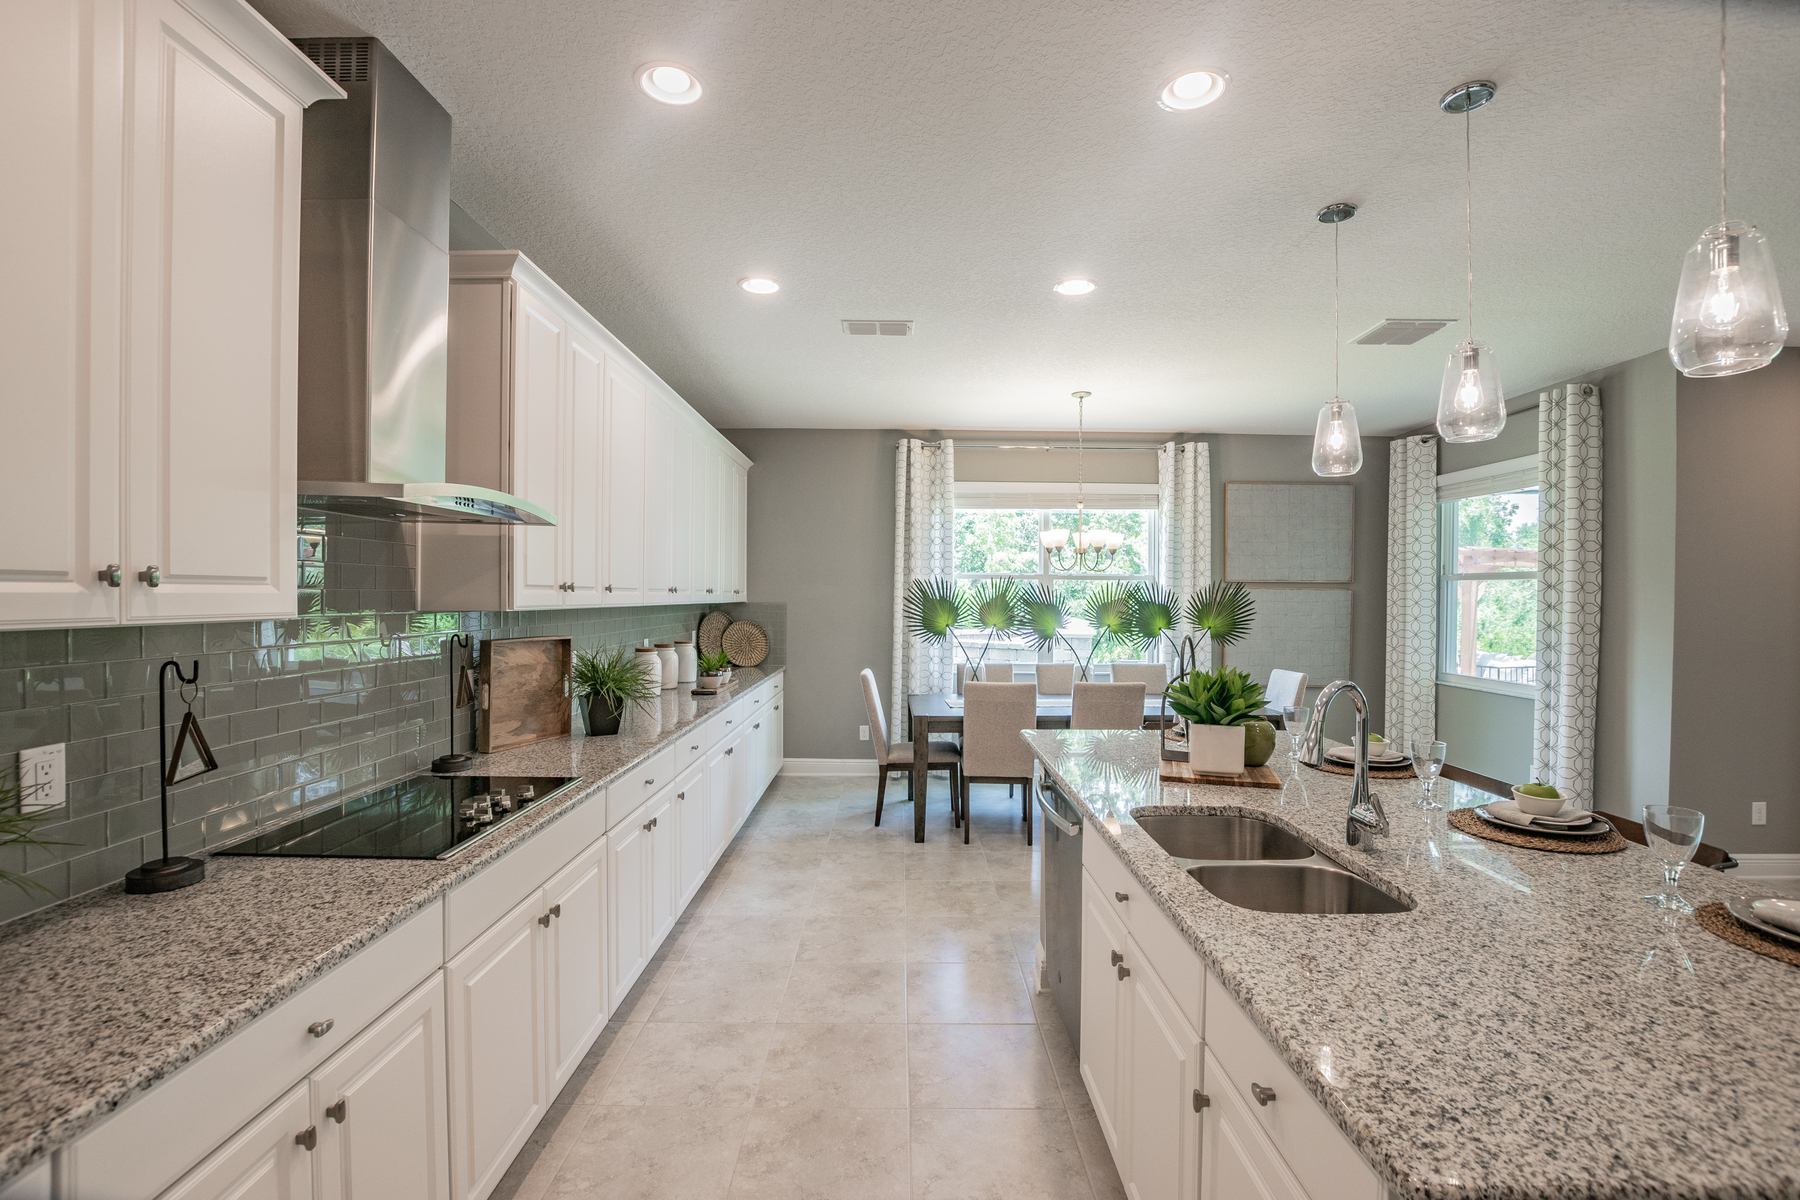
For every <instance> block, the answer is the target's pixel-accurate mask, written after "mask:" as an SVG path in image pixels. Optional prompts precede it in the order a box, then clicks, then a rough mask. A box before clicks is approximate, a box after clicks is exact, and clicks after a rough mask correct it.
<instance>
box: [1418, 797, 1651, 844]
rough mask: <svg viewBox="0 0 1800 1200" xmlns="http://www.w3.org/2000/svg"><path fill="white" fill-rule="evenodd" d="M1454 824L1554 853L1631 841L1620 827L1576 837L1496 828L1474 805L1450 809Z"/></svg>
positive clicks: (1486, 837) (1487, 836)
mask: <svg viewBox="0 0 1800 1200" xmlns="http://www.w3.org/2000/svg"><path fill="white" fill-rule="evenodd" d="M1450 824H1452V825H1454V826H1456V828H1457V829H1458V830H1460V831H1461V832H1463V833H1466V834H1468V835H1469V836H1470V837H1478V838H1482V839H1484V840H1486V841H1490V842H1499V843H1500V844H1501V845H1503V846H1518V847H1520V848H1521V849H1525V850H1548V851H1550V852H1551V853H1552V854H1617V853H1618V852H1619V851H1621V850H1623V849H1624V848H1625V847H1627V846H1629V845H1631V843H1630V842H1628V841H1626V840H1625V838H1624V836H1623V835H1622V834H1620V833H1619V831H1618V830H1617V829H1615V830H1613V831H1612V832H1611V833H1609V834H1607V835H1606V836H1605V837H1597V838H1588V839H1586V840H1585V841H1576V840H1575V839H1573V838H1570V839H1568V840H1566V841H1565V840H1564V839H1562V838H1547V837H1538V836H1536V835H1534V834H1529V833H1514V832H1513V831H1512V830H1510V829H1496V828H1494V827H1493V826H1492V825H1489V824H1488V823H1487V822H1486V821H1484V820H1482V819H1481V818H1480V817H1478V816H1476V815H1475V810H1474V809H1470V808H1454V809H1451V810H1450Z"/></svg>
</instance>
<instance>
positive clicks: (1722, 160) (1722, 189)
mask: <svg viewBox="0 0 1800 1200" xmlns="http://www.w3.org/2000/svg"><path fill="white" fill-rule="evenodd" d="M1724 223H1725V0H1719V224H1721V225H1723V224H1724Z"/></svg>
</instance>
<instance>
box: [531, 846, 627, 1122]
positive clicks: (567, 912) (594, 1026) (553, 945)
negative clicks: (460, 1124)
mask: <svg viewBox="0 0 1800 1200" xmlns="http://www.w3.org/2000/svg"><path fill="white" fill-rule="evenodd" d="M606 846H607V843H606V839H605V838H602V839H600V840H599V841H598V842H596V843H594V844H593V845H592V846H590V847H588V849H587V850H586V851H584V852H583V853H582V854H580V855H579V856H577V857H576V859H575V861H574V862H572V863H570V864H569V865H568V866H566V867H564V868H563V869H562V871H561V872H560V873H558V874H557V875H556V876H555V877H554V878H552V879H551V880H550V882H549V883H547V884H545V885H544V904H545V909H544V911H545V912H546V913H548V914H549V916H550V924H549V925H547V926H544V927H543V928H544V938H545V940H546V942H547V948H546V953H545V955H544V963H545V966H546V967H547V968H548V970H549V972H550V980H549V983H548V985H547V986H546V987H545V996H546V998H547V999H548V1000H549V1002H550V1015H549V1019H548V1020H547V1021H546V1022H545V1026H544V1028H545V1033H546V1041H545V1049H546V1050H547V1051H548V1058H547V1062H546V1067H547V1069H548V1070H549V1072H550V1094H551V1095H552V1096H554V1095H555V1094H556V1093H557V1092H558V1091H560V1090H561V1089H562V1085H563V1084H565V1083H567V1082H568V1081H569V1077H570V1076H571V1075H573V1074H574V1073H575V1068H576V1067H578V1066H580V1065H581V1058H582V1056H583V1055H584V1054H586V1053H587V1050H588V1047H589V1046H591V1045H593V1044H594V1039H595V1038H597V1037H599V1036H600V1028H601V1026H603V1025H605V1024H606V1014H607V1013H608V1012H610V1011H611V1006H610V1005H609V1004H608V1003H607V995H606V866H607V851H606Z"/></svg>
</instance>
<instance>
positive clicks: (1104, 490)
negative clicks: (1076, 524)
mask: <svg viewBox="0 0 1800 1200" xmlns="http://www.w3.org/2000/svg"><path fill="white" fill-rule="evenodd" d="M958 487H959V489H960V488H964V487H966V488H969V489H971V490H972V491H975V492H978V493H980V494H981V495H982V496H983V497H984V498H987V499H995V498H998V499H1002V500H1004V499H1010V498H1011V497H1012V496H1013V495H1015V494H1016V495H1017V496H1018V498H1019V503H1018V505H1017V506H1013V505H1011V504H1003V503H986V504H980V505H974V506H968V507H962V506H959V507H958V508H957V510H956V511H957V512H965V511H967V512H993V511H1003V512H1026V511H1033V510H1035V511H1036V512H1037V515H1038V532H1039V533H1040V534H1041V533H1046V532H1048V531H1049V530H1050V529H1051V528H1052V526H1051V524H1050V514H1051V513H1053V512H1064V511H1073V510H1074V508H1075V493H1074V492H1073V491H1071V490H1069V485H1068V484H1066V483H1004V484H1002V483H974V484H959V485H958ZM1087 491H1088V493H1089V494H1090V496H1091V497H1093V498H1097V499H1098V498H1101V497H1111V496H1118V497H1124V496H1134V497H1135V496H1137V495H1139V494H1145V496H1146V498H1149V499H1152V503H1149V504H1144V505H1142V506H1141V507H1138V506H1134V507H1131V508H1123V507H1121V508H1119V509H1107V508H1100V509H1095V508H1092V507H1090V508H1089V509H1088V515H1089V517H1090V518H1091V519H1092V520H1093V522H1094V524H1095V525H1096V526H1099V527H1104V526H1105V524H1106V513H1107V512H1108V511H1126V512H1147V513H1148V514H1149V517H1150V519H1149V521H1148V523H1147V530H1146V532H1147V536H1148V539H1149V546H1148V548H1147V552H1146V554H1145V559H1146V562H1145V567H1146V570H1145V571H1144V572H1143V573H1141V574H1131V575H1126V574H1121V573H1116V572H1112V571H1106V572H1101V573H1096V572H1093V571H1071V572H1059V571H1053V570H1051V568H1050V552H1049V551H1048V550H1045V549H1044V546H1043V539H1042V538H1039V539H1038V548H1037V555H1038V569H1037V571H1036V572H1034V573H1030V574H1027V573H1023V572H1019V573H1008V572H1005V571H998V572H964V571H958V572H956V573H955V576H954V578H955V580H956V582H957V583H979V582H982V581H984V580H990V579H1011V580H1014V581H1015V582H1018V583H1021V584H1030V583H1042V584H1046V585H1048V586H1049V587H1051V588H1053V589H1054V588H1055V586H1056V585H1057V584H1058V583H1063V582H1068V583H1092V582H1095V581H1097V580H1118V581H1120V582H1122V583H1147V584H1151V585H1154V584H1155V583H1156V582H1157V580H1158V579H1160V578H1161V574H1162V564H1161V553H1162V547H1161V541H1162V539H1161V537H1160V536H1159V535H1160V528H1159V525H1158V521H1159V518H1160V513H1159V512H1158V509H1157V505H1156V504H1155V503H1154V500H1153V497H1154V495H1155V485H1154V484H1150V485H1138V484H1111V485H1108V484H1090V485H1088V488H1087ZM1065 492H1066V493H1067V495H1066V496H1065V495H1064V494H1063V493H1065ZM996 493H998V495H997V496H996V495H995V494H996ZM1065 501H1066V503H1065ZM1102 502H1104V500H1103V501H1102ZM955 526H956V521H955V517H954V515H953V516H952V518H951V528H952V529H954V528H955ZM954 553H955V549H954V547H952V554H954ZM1055 653H1056V652H1055V650H1054V648H1052V649H1050V650H1039V651H1038V652H1037V659H1036V661H1037V662H1040V663H1052V662H1055V661H1056V659H1055ZM1148 653H1149V656H1150V659H1149V661H1151V662H1160V661H1161V657H1160V656H1161V643H1160V641H1159V642H1158V643H1157V644H1155V645H1152V646H1150V647H1148ZM1014 661H1019V660H1014Z"/></svg>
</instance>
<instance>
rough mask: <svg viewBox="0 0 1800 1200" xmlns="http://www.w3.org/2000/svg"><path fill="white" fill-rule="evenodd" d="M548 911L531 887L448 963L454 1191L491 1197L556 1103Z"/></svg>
mask: <svg viewBox="0 0 1800 1200" xmlns="http://www.w3.org/2000/svg"><path fill="white" fill-rule="evenodd" d="M539 918H544V919H545V923H544V924H540V923H539ZM550 919H551V918H549V915H548V913H546V912H545V907H544V899H543V892H542V891H541V890H540V891H537V892H533V893H532V894H531V895H530V896H527V897H526V898H525V899H524V900H523V901H522V902H521V903H520V904H519V905H518V906H517V907H515V908H514V909H513V910H512V911H511V912H509V913H507V914H506V915H505V916H504V917H502V918H500V920H499V921H497V922H496V923H495V924H494V926H493V928H491V929H489V930H488V931H487V932H486V933H484V934H482V935H481V936H480V937H479V938H476V939H475V941H474V943H473V944H471V945H470V946H469V948H468V949H466V950H464V951H463V952H462V953H461V954H459V955H457V956H456V957H455V958H453V959H451V960H450V963H449V965H448V966H446V967H445V969H444V974H445V981H446V983H447V985H448V988H449V993H450V1033H449V1044H450V1181H451V1189H452V1195H454V1196H455V1197H456V1200H485V1197H486V1196H487V1194H488V1193H489V1192H491V1191H493V1190H494V1185H495V1184H497V1183H499V1182H500V1177H501V1176H502V1175H504V1174H505V1173H506V1168H507V1166H508V1165H509V1164H510V1163H511V1162H512V1160H513V1156H514V1155H515V1154H517V1153H518V1152H519V1148H520V1147H521V1146H523V1145H524V1144H525V1140H526V1139H527V1138H528V1137H530V1136H531V1131H532V1130H533V1129H535V1128H537V1123H538V1120H539V1118H541V1117H542V1116H543V1115H544V1108H545V1106H546V1105H547V1104H548V1103H549V1089H548V1087H547V1086H546V1080H545V1078H544V1058H545V1055H544V1040H545V1030H544V1025H545V1019H544V1013H545V1008H546V1007H547V1006H546V1004H545V995H544V992H545V988H544V977H545V975H546V971H545V969H544V950H545V946H544V941H545V939H544V938H543V937H541V936H540V934H542V933H543V932H544V930H545V928H546V926H547V923H548V921H549V920H550Z"/></svg>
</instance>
